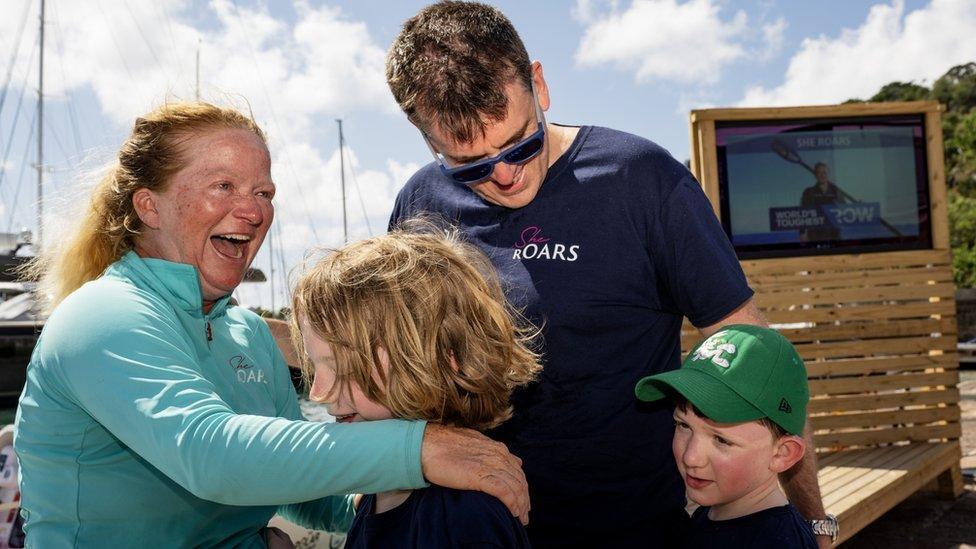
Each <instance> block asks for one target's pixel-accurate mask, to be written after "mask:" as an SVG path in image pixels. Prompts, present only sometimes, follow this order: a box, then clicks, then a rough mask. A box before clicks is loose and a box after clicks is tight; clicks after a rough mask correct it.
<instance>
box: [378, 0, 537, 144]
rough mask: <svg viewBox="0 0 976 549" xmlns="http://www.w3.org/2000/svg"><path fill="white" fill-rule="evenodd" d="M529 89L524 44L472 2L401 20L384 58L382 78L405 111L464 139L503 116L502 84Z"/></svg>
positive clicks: (500, 19) (505, 23)
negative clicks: (384, 67)
mask: <svg viewBox="0 0 976 549" xmlns="http://www.w3.org/2000/svg"><path fill="white" fill-rule="evenodd" d="M515 79H518V80H520V81H521V82H522V84H523V85H524V86H525V88H526V89H531V85H532V84H531V82H532V68H531V62H530V61H529V54H528V52H527V51H526V50H525V44H523V43H522V39H521V38H519V35H518V33H517V32H516V31H515V27H513V26H512V23H511V21H509V20H508V18H507V17H505V15H503V14H502V12H500V11H499V10H498V9H496V8H493V7H491V6H486V5H484V4H479V3H475V2H457V1H446V2H439V3H437V4H433V5H431V6H427V7H426V8H424V9H423V10H421V11H420V13H418V14H417V15H415V16H413V17H411V18H410V19H408V20H407V21H406V22H405V23H404V24H403V30H401V31H400V34H399V36H397V37H396V39H395V40H394V41H393V45H392V46H390V53H389V55H388V56H387V58H386V81H387V83H388V84H389V85H390V90H391V91H392V92H393V97H394V98H395V99H396V101H397V103H399V104H400V108H401V109H403V112H405V113H406V114H407V118H409V119H410V121H411V122H412V123H413V124H414V125H416V126H417V127H419V128H420V129H421V130H427V129H429V128H430V127H432V126H434V127H437V128H438V129H440V130H442V131H444V132H446V133H447V134H448V135H450V136H451V137H452V138H453V139H455V140H456V141H458V142H459V143H470V142H471V141H473V140H474V137H475V135H476V132H480V133H481V134H482V135H484V131H485V125H486V123H490V122H497V121H500V120H502V119H504V118H505V115H506V113H507V110H508V98H507V96H506V95H505V86H506V85H507V84H509V83H511V82H512V81H513V80H515Z"/></svg>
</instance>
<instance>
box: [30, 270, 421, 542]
mask: <svg viewBox="0 0 976 549" xmlns="http://www.w3.org/2000/svg"><path fill="white" fill-rule="evenodd" d="M228 301H229V298H224V299H222V300H220V301H218V302H217V303H216V304H215V305H214V306H213V308H212V309H211V311H210V312H209V313H208V314H204V313H203V312H202V310H201V303H202V297H201V292H200V284H199V281H198V277H197V272H196V269H195V268H193V267H192V266H190V265H184V264H178V263H171V262H168V261H163V260H158V259H144V258H140V257H139V256H137V255H136V254H135V253H132V252H129V253H128V254H126V255H125V256H124V257H122V259H120V260H119V261H117V262H115V263H114V264H113V265H111V266H110V267H109V268H108V270H107V271H106V272H105V274H104V275H103V276H101V277H100V278H98V279H97V280H94V281H92V282H89V283H87V284H85V285H84V286H83V287H82V288H80V289H78V290H77V291H76V292H74V293H72V294H71V295H70V296H68V298H67V299H65V300H64V301H63V302H62V303H61V304H60V305H59V306H58V308H57V309H56V310H55V311H54V313H53V314H52V315H51V317H50V318H49V319H48V321H47V323H46V325H45V328H44V331H43V332H42V334H41V337H40V338H39V340H38V343H37V346H36V348H35V350H34V354H33V356H32V358H31V361H30V365H29V366H28V370H27V384H26V386H25V387H24V392H23V394H22V395H21V397H20V405H19V407H18V410H17V433H16V436H15V441H14V447H15V449H16V451H17V454H18V456H19V459H20V471H21V478H20V482H21V492H22V498H23V499H22V513H23V516H24V519H25V528H26V532H27V543H28V546H29V547H44V548H60V547H138V548H140V549H144V548H146V547H189V546H194V547H197V546H199V547H264V542H263V541H262V538H261V536H260V530H261V529H262V528H263V527H264V526H265V525H266V524H267V522H268V520H269V519H270V518H271V517H272V516H273V515H274V513H275V512H276V511H277V512H280V513H282V514H283V515H285V516H286V517H288V518H291V519H292V520H296V521H297V522H299V523H301V524H303V525H305V526H308V527H312V528H318V529H329V530H334V531H335V530H344V529H345V528H347V527H348V525H349V523H350V522H351V519H352V513H353V510H352V507H351V501H350V499H349V498H348V497H346V496H333V495H335V494H347V493H353V492H365V493H371V492H378V491H384V490H392V489H408V488H418V487H421V486H423V485H424V480H423V476H422V474H421V469H420V445H421V441H422V439H423V430H424V423H423V422H407V421H398V420H389V421H375V422H368V423H357V424H334V423H333V424H325V423H313V422H308V421H303V420H302V416H301V412H300V410H299V407H298V401H297V397H296V394H295V390H294V387H293V386H292V384H291V380H290V377H289V374H288V368H287V366H286V364H285V362H284V359H283V358H282V356H281V353H280V352H279V350H278V348H277V346H276V345H275V342H274V339H273V338H272V336H271V333H270V331H269V330H268V328H267V325H266V324H265V323H264V322H263V321H262V320H261V319H260V318H259V317H258V316H257V315H255V314H253V313H252V312H250V311H247V310H246V309H244V308H242V307H234V306H228ZM330 496H331V497H330ZM302 502H303V503H302Z"/></svg>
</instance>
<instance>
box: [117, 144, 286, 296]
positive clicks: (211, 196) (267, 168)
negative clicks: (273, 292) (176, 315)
mask: <svg viewBox="0 0 976 549" xmlns="http://www.w3.org/2000/svg"><path fill="white" fill-rule="evenodd" d="M182 155H183V156H184V159H185V164H184V166H183V167H182V168H181V169H180V170H179V171H177V172H176V173H175V174H174V175H173V176H172V177H171V178H170V181H169V182H168V184H167V185H166V188H165V190H163V191H162V192H155V191H148V190H145V189H143V190H142V191H144V192H148V193H149V195H143V196H150V197H151V204H152V206H151V208H150V210H148V211H149V214H148V215H143V214H142V213H141V214H140V217H142V220H143V223H144V225H145V226H146V227H145V228H144V231H143V234H142V235H140V236H139V238H138V239H137V242H136V251H137V252H138V253H139V254H140V255H142V256H144V257H155V258H159V259H165V260H168V261H174V262H177V263H185V264H188V265H193V266H194V267H196V268H197V271H198V273H199V277H200V288H201V290H202V293H203V301H204V306H205V307H206V304H207V303H212V302H213V301H216V300H217V299H220V298H221V297H223V296H225V295H227V294H229V293H231V292H233V291H234V289H235V288H236V287H237V285H238V284H240V282H241V280H243V279H244V274H245V272H246V271H247V268H248V267H249V266H250V264H251V261H252V260H253V259H254V256H255V255H256V254H257V252H258V249H259V248H260V247H261V243H262V242H263V241H264V237H265V235H266V234H267V232H268V228H269V227H270V226H271V221H272V220H273V219H274V206H273V205H272V203H271V199H272V198H273V197H274V193H275V186H274V183H273V182H272V181H271V158H270V156H269V154H268V149H267V147H266V146H265V144H264V142H263V141H262V140H261V139H260V138H259V137H258V136H257V135H255V134H254V133H253V132H251V131H248V130H244V129H230V128H215V129H210V130H205V131H203V132H202V133H197V134H194V135H192V136H191V137H188V138H187V139H186V140H185V141H184V142H183V143H182ZM134 200H136V201H139V200H140V198H139V191H137V194H136V196H135V197H134Z"/></svg>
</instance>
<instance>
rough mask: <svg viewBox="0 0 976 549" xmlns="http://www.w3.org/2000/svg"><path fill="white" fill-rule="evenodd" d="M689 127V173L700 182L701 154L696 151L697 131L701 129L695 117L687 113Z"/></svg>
mask: <svg viewBox="0 0 976 549" xmlns="http://www.w3.org/2000/svg"><path fill="white" fill-rule="evenodd" d="M688 122H689V124H688V125H689V127H690V128H691V132H690V133H691V148H690V149H689V151H690V153H691V158H690V159H689V161H688V164H689V167H688V169H690V170H691V174H692V175H694V176H695V179H697V180H698V181H699V182H701V178H702V172H701V165H700V162H701V155H700V154H699V152H698V141H699V138H698V133H699V132H700V131H701V130H700V128H699V123H698V122H696V121H695V117H694V116H691V114H689V115H688Z"/></svg>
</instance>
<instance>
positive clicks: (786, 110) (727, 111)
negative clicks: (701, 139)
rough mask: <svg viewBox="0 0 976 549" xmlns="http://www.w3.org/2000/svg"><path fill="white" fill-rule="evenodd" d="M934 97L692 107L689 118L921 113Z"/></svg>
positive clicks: (931, 107) (930, 109) (934, 103)
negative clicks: (824, 103) (795, 104)
mask: <svg viewBox="0 0 976 549" xmlns="http://www.w3.org/2000/svg"><path fill="white" fill-rule="evenodd" d="M938 110H939V102H938V101H898V102H888V103H845V104H843V105H815V106H802V107H800V106H797V107H737V108H721V109H695V110H693V111H691V119H692V120H693V121H696V122H704V121H706V120H716V121H717V120H729V121H733V120H784V119H790V118H816V117H844V116H873V115H880V114H923V113H927V112H933V111H935V112H938Z"/></svg>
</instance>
